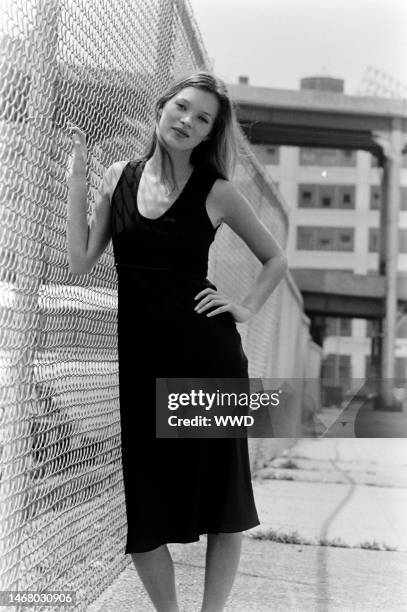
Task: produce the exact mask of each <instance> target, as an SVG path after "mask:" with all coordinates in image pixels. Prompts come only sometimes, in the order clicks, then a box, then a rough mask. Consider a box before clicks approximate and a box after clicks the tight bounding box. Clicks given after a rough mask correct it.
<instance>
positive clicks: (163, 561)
mask: <svg viewBox="0 0 407 612" xmlns="http://www.w3.org/2000/svg"><path fill="white" fill-rule="evenodd" d="M131 558H132V559H133V562H134V565H135V566H136V570H137V572H138V575H139V576H140V579H141V581H142V583H143V584H144V587H145V589H146V591H147V593H148V594H149V596H150V599H151V601H152V602H153V604H154V607H155V609H156V610H157V611H158V612H179V608H178V603H177V593H176V588H175V573H174V563H173V561H172V557H171V554H170V551H169V550H168V547H167V545H166V544H164V545H162V546H159V547H158V548H155V549H154V550H149V551H148V552H143V553H131Z"/></svg>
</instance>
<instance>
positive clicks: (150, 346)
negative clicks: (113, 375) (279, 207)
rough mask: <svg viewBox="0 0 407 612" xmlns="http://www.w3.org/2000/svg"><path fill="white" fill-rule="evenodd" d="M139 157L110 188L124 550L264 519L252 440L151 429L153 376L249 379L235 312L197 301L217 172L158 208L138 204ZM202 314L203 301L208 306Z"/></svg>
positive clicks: (201, 174) (203, 170) (197, 174)
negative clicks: (159, 211) (168, 434)
mask: <svg viewBox="0 0 407 612" xmlns="http://www.w3.org/2000/svg"><path fill="white" fill-rule="evenodd" d="M145 163H146V160H132V161H129V162H128V163H127V164H126V165H125V166H124V168H123V171H122V173H121V174H120V177H119V180H118V182H117V185H116V187H115V189H114V191H113V194H112V197H111V236H112V244H113V252H114V259H115V266H116V269H117V280H118V319H117V331H118V355H119V399H120V421H121V444H122V469H123V482H124V493H125V503H126V515H127V541H126V547H125V554H128V553H132V552H146V551H149V550H153V549H154V548H157V547H158V546H161V545H162V544H165V543H170V542H182V543H186V542H193V541H198V540H199V535H201V534H205V533H219V532H229V533H230V532H238V531H244V530H246V529H250V528H251V527H254V526H256V525H259V519H258V516H257V511H256V507H255V502H254V497H253V489H252V483H251V474H250V463H249V453H248V441H247V438H184V439H169V438H156V435H155V383H156V381H155V378H156V377H162V378H184V377H191V378H193V377H202V378H204V377H207V378H209V377H225V378H226V377H235V378H247V377H248V371H247V358H246V355H245V354H244V352H243V349H242V344H241V337H240V334H239V332H238V331H237V329H236V323H235V321H234V319H233V317H232V315H231V314H230V313H221V314H219V315H214V316H213V317H209V318H208V317H206V316H205V314H198V313H196V312H195V310H194V306H196V304H197V302H196V301H195V300H194V296H195V295H196V294H197V293H199V292H200V291H202V290H203V289H205V288H206V287H212V288H216V287H215V285H214V284H213V283H211V282H210V281H209V280H208V278H207V268H208V251H209V247H210V244H211V242H212V241H213V239H214V237H215V233H216V231H215V229H214V228H213V226H212V223H211V221H210V219H209V217H208V215H207V212H206V207H205V203H206V198H207V195H208V193H209V192H210V190H211V188H212V185H213V183H214V182H215V180H216V179H217V177H218V176H217V174H216V172H215V171H214V170H212V169H211V168H208V167H200V168H198V167H195V168H194V170H193V172H192V175H191V176H190V178H189V180H188V182H187V184H186V185H185V187H184V189H183V191H182V192H181V194H180V195H179V197H178V199H177V200H176V201H175V202H174V204H172V206H171V207H170V208H169V209H168V210H167V211H166V212H165V213H164V214H163V215H161V216H160V217H158V218H156V219H149V218H146V217H144V216H143V215H142V214H141V213H140V212H139V210H138V208H137V190H138V185H139V181H140V176H141V173H142V172H143V169H144V166H145ZM207 312H208V311H207Z"/></svg>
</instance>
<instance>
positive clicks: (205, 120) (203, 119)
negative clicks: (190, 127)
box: [200, 117, 208, 123]
mask: <svg viewBox="0 0 407 612" xmlns="http://www.w3.org/2000/svg"><path fill="white" fill-rule="evenodd" d="M200 120H201V121H204V122H205V123H208V121H207V119H205V117H200Z"/></svg>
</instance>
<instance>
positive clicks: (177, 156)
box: [148, 146, 193, 182]
mask: <svg viewBox="0 0 407 612" xmlns="http://www.w3.org/2000/svg"><path fill="white" fill-rule="evenodd" d="M169 156H170V158H171V161H172V163H173V166H174V174H175V180H176V181H177V182H178V180H181V181H182V179H183V178H185V177H186V176H188V174H190V173H191V171H192V169H193V165H192V164H191V152H190V151H170V152H169ZM161 159H162V154H161V151H160V150H159V148H158V147H157V146H156V148H155V149H154V153H153V154H152V156H151V157H150V159H149V160H148V164H149V166H150V170H151V171H152V172H153V173H154V174H159V173H160V172H161ZM164 159H165V166H164V167H165V171H166V173H167V176H171V169H170V167H169V163H168V160H167V159H166V158H164Z"/></svg>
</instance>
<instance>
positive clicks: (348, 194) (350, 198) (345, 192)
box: [338, 185, 355, 208]
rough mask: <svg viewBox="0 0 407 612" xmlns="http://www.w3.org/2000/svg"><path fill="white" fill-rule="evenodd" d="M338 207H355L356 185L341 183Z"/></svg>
mask: <svg viewBox="0 0 407 612" xmlns="http://www.w3.org/2000/svg"><path fill="white" fill-rule="evenodd" d="M338 204H339V206H338V208H355V187H354V186H353V185H340V186H339V187H338Z"/></svg>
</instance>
